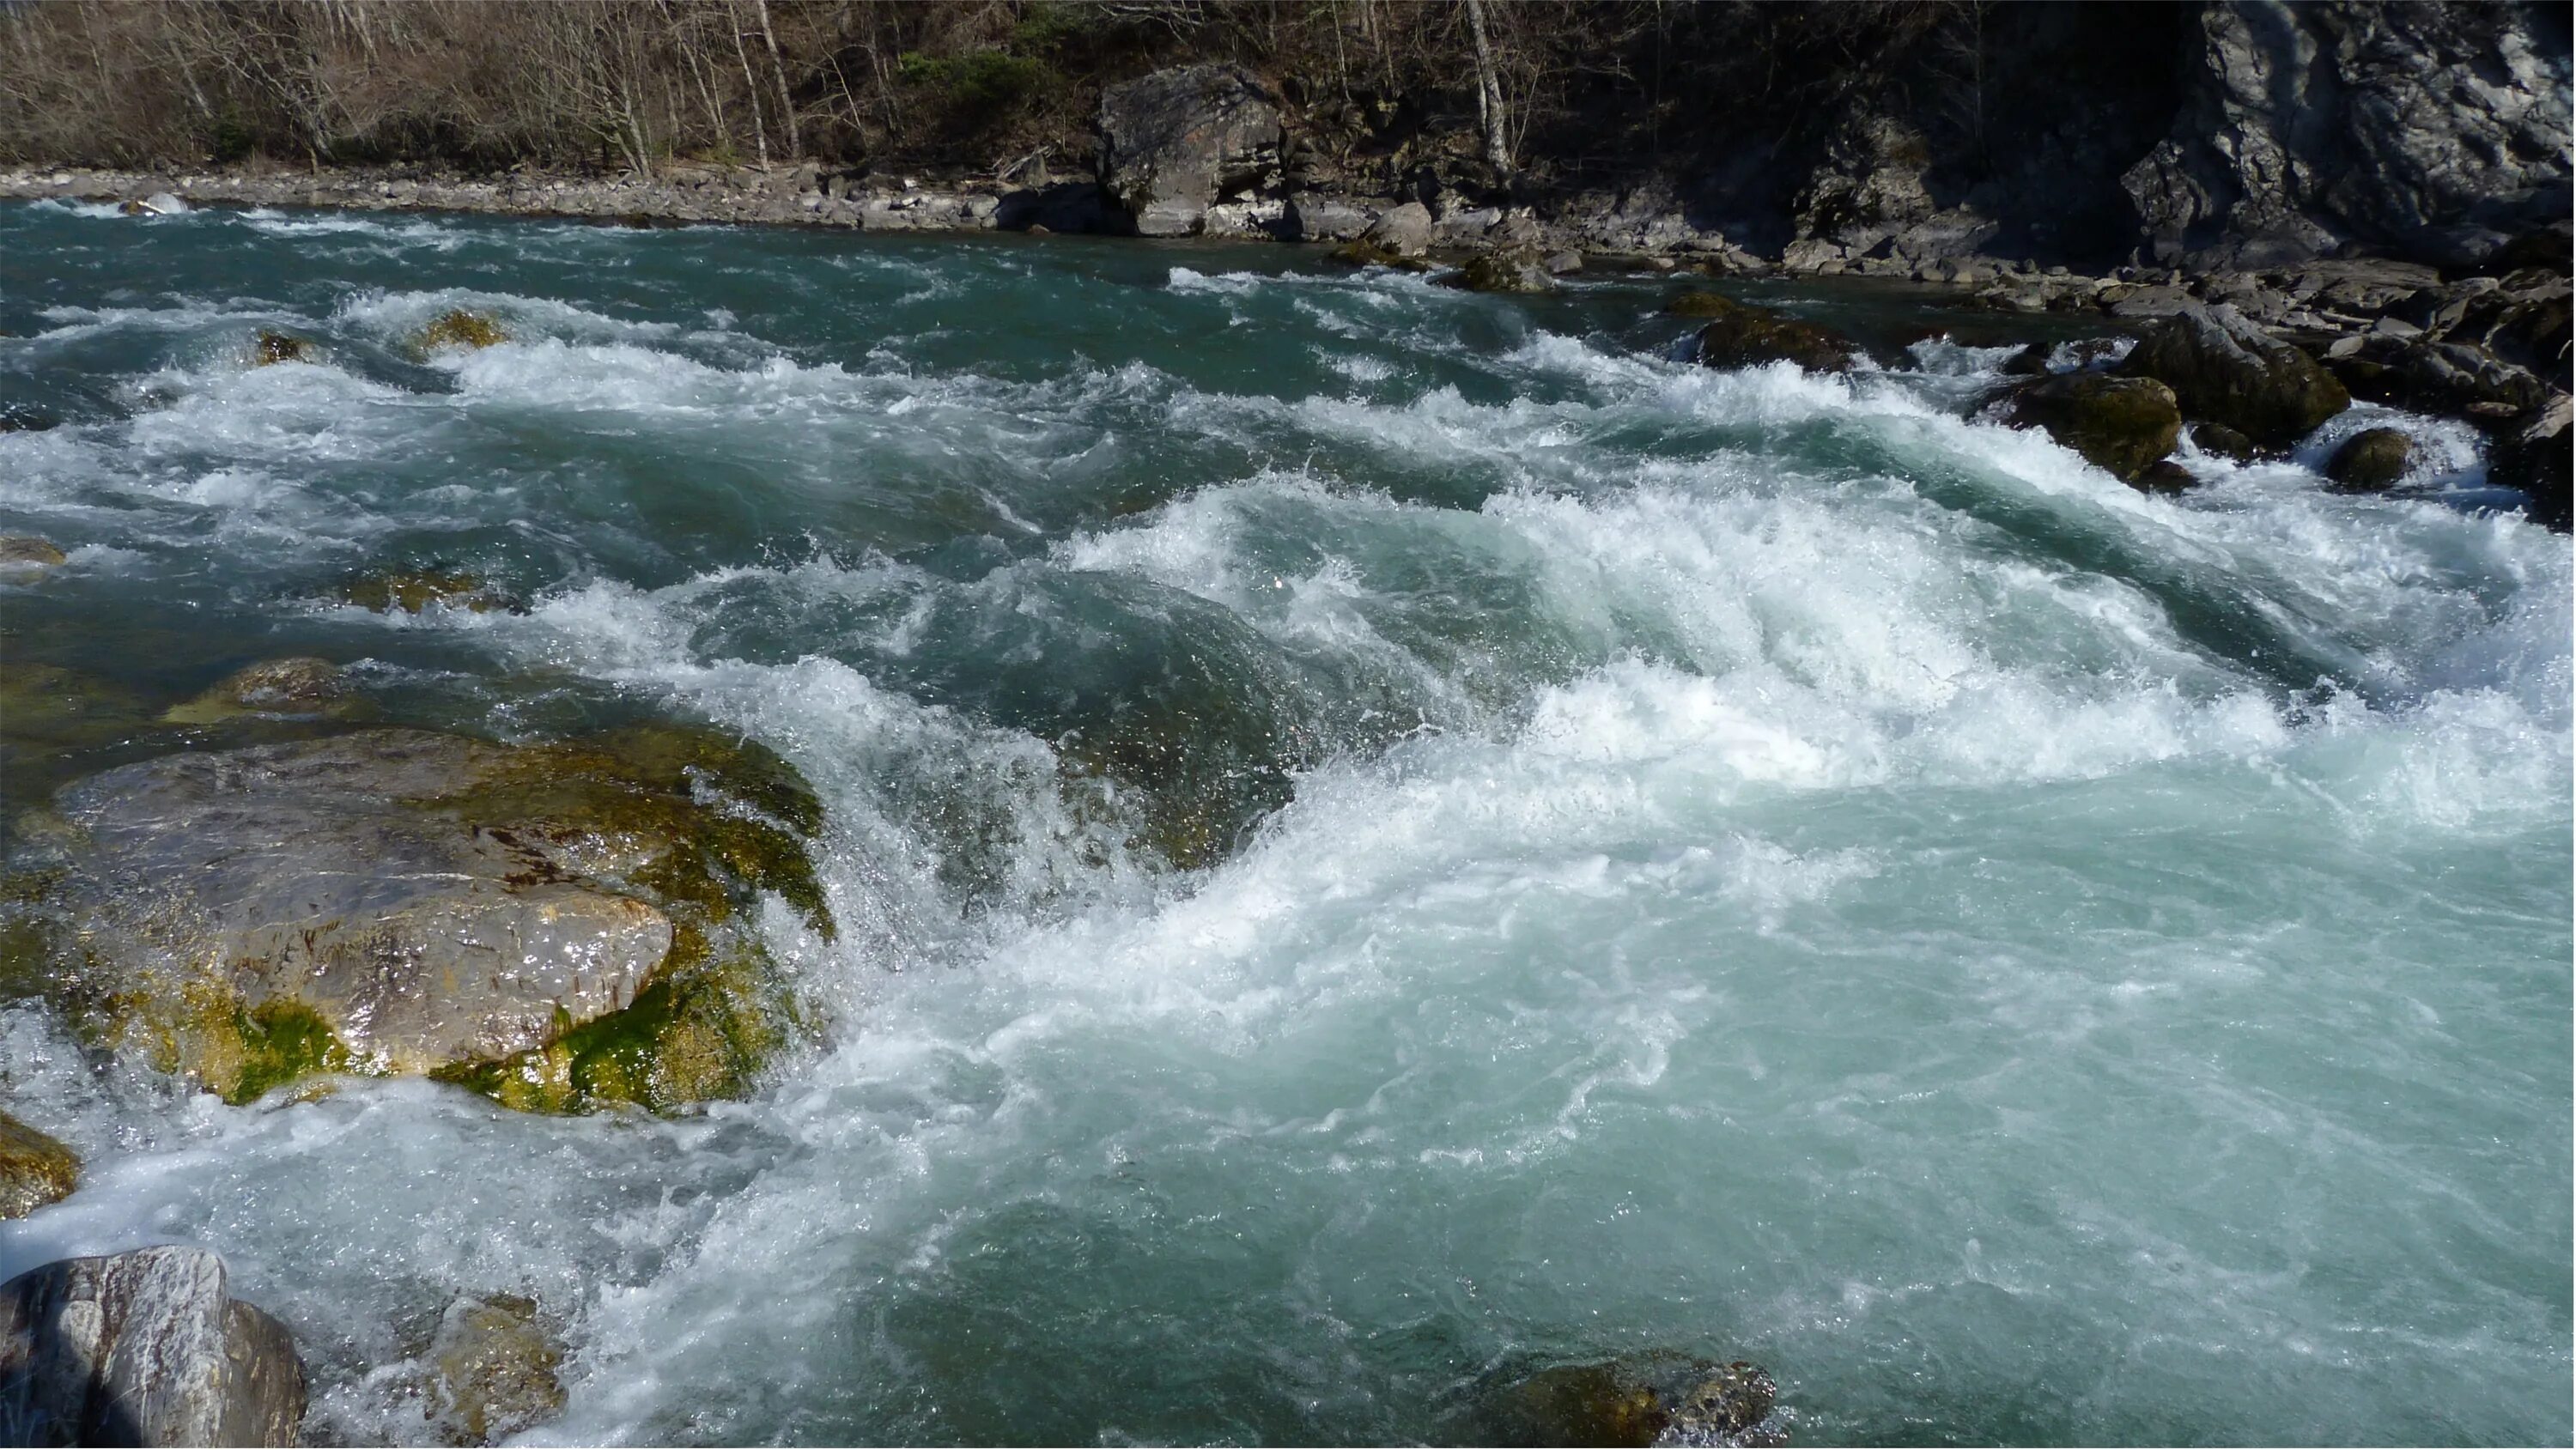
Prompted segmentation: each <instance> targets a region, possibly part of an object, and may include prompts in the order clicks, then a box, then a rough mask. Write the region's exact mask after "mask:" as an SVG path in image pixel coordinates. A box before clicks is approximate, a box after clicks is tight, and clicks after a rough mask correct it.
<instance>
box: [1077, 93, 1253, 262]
mask: <svg viewBox="0 0 2576 1450" xmlns="http://www.w3.org/2000/svg"><path fill="white" fill-rule="evenodd" d="M1100 135H1101V143H1102V144H1101V149H1100V182H1101V185H1102V186H1103V187H1105V188H1106V189H1107V190H1108V192H1109V194H1110V195H1111V196H1112V197H1113V198H1115V199H1116V200H1117V202H1118V204H1119V205H1120V206H1123V207H1125V208H1126V209H1127V210H1128V211H1129V212H1130V213H1132V214H1134V216H1135V218H1136V231H1137V233H1138V234H1139V235H1141V236H1148V237H1180V236H1188V235H1190V234H1191V233H1193V232H1196V231H1198V230H1199V228H1200V226H1201V225H1202V223H1203V222H1204V220H1205V218H1206V216H1207V209H1208V207H1209V206H1210V205H1211V204H1213V203H1214V202H1215V201H1216V199H1217V198H1218V197H1220V196H1224V195H1227V194H1229V193H1232V192H1234V191H1237V190H1239V189H1242V188H1244V187H1254V186H1264V185H1268V184H1270V183H1272V182H1275V181H1276V180H1277V177H1278V170H1279V144H1280V140H1281V135H1282V133H1281V130H1280V125H1279V104H1278V101H1277V99H1276V98H1275V97H1273V96H1272V95H1271V94H1270V92H1269V91H1268V90H1267V89H1265V88H1264V87H1263V86H1262V84H1261V83H1260V82H1259V81H1257V80H1255V79H1254V78H1253V76H1252V74H1251V73H1250V72H1249V71H1246V70H1244V69H1243V68H1242V67H1240V66H1232V65H1193V66H1181V67H1177V68H1175V69H1172V70H1160V71H1156V72H1154V73H1153V74H1152V75H1149V76H1145V77H1143V78H1142V79H1139V80H1133V81H1129V82H1127V83H1126V84H1125V85H1119V86H1111V87H1110V88H1109V89H1108V90H1106V91H1103V92H1102V93H1101V96H1100Z"/></svg>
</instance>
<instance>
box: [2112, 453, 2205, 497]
mask: <svg viewBox="0 0 2576 1450" xmlns="http://www.w3.org/2000/svg"><path fill="white" fill-rule="evenodd" d="M2128 483H2129V487H2131V488H2134V489H2136V490H2137V491H2138V492H2140V493H2181V492H2183V491H2184V490H2186V489H2194V488H2198V487H2200V480H2199V479H2197V478H2194V477H2192V473H2191V470H2190V469H2188V468H2185V467H2183V466H2182V465H2181V464H2179V463H2176V462H2174V461H2173V460H2172V459H2170V458H2159V459H2157V460H2156V461H2155V462H2153V463H2150V464H2148V465H2147V466H2146V468H2145V469H2144V470H2143V471H2142V472H2140V473H2139V474H2138V476H2137V477H2135V478H2133V479H2130V480H2129V481H2128Z"/></svg>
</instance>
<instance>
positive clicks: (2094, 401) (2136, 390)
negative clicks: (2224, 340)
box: [2011, 373, 2182, 483]
mask: <svg viewBox="0 0 2576 1450" xmlns="http://www.w3.org/2000/svg"><path fill="white" fill-rule="evenodd" d="M2011 422H2012V425H2013V426H2014V427H2016V428H2040V429H2043V430H2045V431H2046V432H2047V434H2048V436H2049V437H2051V438H2054V439H2056V440H2057V441H2058V442H2059V443H2060V444H2062V445H2064V446H2065V447H2068V448H2071V449H2073V450H2074V451H2075V452H2077V453H2079V454H2082V455H2083V456H2084V460H2085V461H2086V462H2088V463H2091V464H2092V465H2093V466H2095V467H2096V468H2099V469H2101V470H2103V471H2104V472H2106V473H2108V474H2110V475H2111V476H2112V477H2114V478H2117V479H2119V480H2120V481H2121V482H2122V483H2132V482H2135V481H2137V480H2138V479H2139V478H2140V477H2141V476H2142V475H2144V474H2145V473H2146V471H2147V469H2148V468H2149V467H2150V466H2151V465H2153V464H2155V463H2156V462H2157V461H2158V460H2160V459H2162V458H2164V457H2165V455H2167V454H2169V453H2171V452H2173V448H2174V443H2175V442H2176V440H2178V439H2179V438H2181V436H2182V410H2181V408H2180V407H2178V406H2176V404H2175V402H2174V391H2173V389H2171V388H2169V387H2166V386H2165V385H2164V384H2162V383H2160V382H2157V381H2156V380H2154V379H2153V378H2125V377H2111V376H2107V375H2105V374H2102V373H2061V374H2058V375H2057V376H2055V377H2052V378H2048V379H2046V380H2044V381H2041V382H2038V383H2034V384H2032V385H2031V386H2030V387H2028V388H2025V389H2023V390H2022V391H2021V392H2020V393H2018V394H2016V395H2015V396H2014V398H2013V402H2012V413H2011Z"/></svg>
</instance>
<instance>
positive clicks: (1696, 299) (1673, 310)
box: [1664, 289, 1740, 317]
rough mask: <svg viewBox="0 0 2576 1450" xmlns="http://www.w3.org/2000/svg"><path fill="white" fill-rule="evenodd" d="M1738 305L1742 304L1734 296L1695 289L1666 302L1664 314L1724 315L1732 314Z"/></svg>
mask: <svg viewBox="0 0 2576 1450" xmlns="http://www.w3.org/2000/svg"><path fill="white" fill-rule="evenodd" d="M1738 305H1740V304H1738V303H1737V302H1736V301H1735V300H1734V299H1733V298H1729V297H1721V296H1719V295H1718V294H1716V293H1714V292H1702V291H1698V290H1696V289H1694V290H1692V291H1689V292H1683V293H1680V294H1678V295H1676V296H1675V297H1673V298H1672V300H1670V301H1668V302H1666V303H1665V304H1664V315H1665V316H1667V317H1724V316H1728V315H1730V314H1731V313H1732V311H1733V309H1734V308H1736V307H1737V306H1738Z"/></svg>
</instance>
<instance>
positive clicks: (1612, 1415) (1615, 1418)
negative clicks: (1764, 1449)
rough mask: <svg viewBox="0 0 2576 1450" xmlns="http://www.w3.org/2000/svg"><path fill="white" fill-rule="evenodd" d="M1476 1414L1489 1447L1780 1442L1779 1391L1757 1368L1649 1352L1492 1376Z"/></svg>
mask: <svg viewBox="0 0 2576 1450" xmlns="http://www.w3.org/2000/svg"><path fill="white" fill-rule="evenodd" d="M1496 1378H1497V1381H1498V1384H1497V1387H1496V1388H1494V1389H1492V1390H1490V1391H1488V1392H1487V1393H1486V1395H1485V1396H1484V1398H1483V1399H1482V1400H1481V1402H1480V1403H1479V1404H1478V1405H1477V1406H1476V1407H1475V1413H1476V1415H1477V1418H1478V1420H1479V1421H1480V1423H1478V1424H1477V1425H1475V1426H1474V1430H1475V1433H1476V1436H1477V1438H1479V1439H1481V1440H1483V1441H1484V1442H1485V1443H1488V1444H1495V1445H1605V1446H1606V1445H1633V1446H1648V1445H1663V1446H1681V1445H1690V1446H1751V1445H1777V1444H1780V1443H1782V1437H1781V1434H1780V1431H1779V1428H1778V1427H1777V1426H1776V1425H1774V1424H1772V1423H1770V1415H1771V1410H1772V1406H1773V1403H1774V1401H1775V1400H1776V1399H1777V1397H1778V1389H1777V1387H1776V1386H1775V1385H1774V1384H1773V1383H1772V1380H1771V1376H1770V1375H1769V1374H1768V1373H1767V1372H1765V1371H1764V1370H1762V1369H1761V1368H1760V1367H1759V1366H1756V1365H1752V1364H1747V1363H1745V1362H1744V1361H1742V1360H1738V1361H1736V1362H1734V1363H1732V1364H1717V1363H1714V1362H1712V1361H1709V1360H1701V1359H1692V1358H1688V1357H1685V1356H1681V1355H1675V1354H1653V1355H1647V1356H1643V1357H1640V1358H1637V1359H1632V1360H1613V1361H1608V1362H1604V1363H1598V1364H1572V1365H1554V1366H1549V1367H1547V1368H1543V1369H1539V1370H1536V1371H1534V1372H1521V1373H1517V1374H1504V1375H1501V1376H1497V1377H1496Z"/></svg>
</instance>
